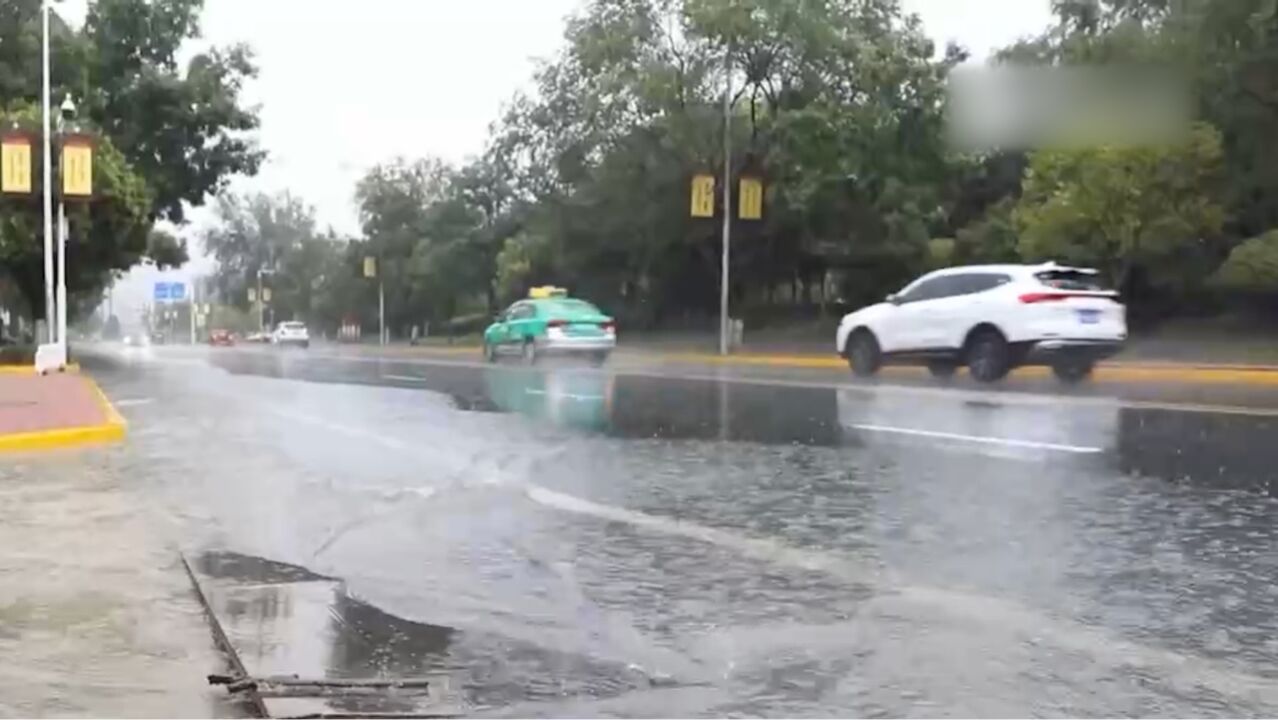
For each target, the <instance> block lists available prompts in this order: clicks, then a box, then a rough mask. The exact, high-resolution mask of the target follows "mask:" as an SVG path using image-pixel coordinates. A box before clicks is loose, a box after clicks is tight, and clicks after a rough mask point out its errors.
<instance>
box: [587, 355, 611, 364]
mask: <svg viewBox="0 0 1278 720" xmlns="http://www.w3.org/2000/svg"><path fill="white" fill-rule="evenodd" d="M606 362H608V353H606V352H597V353H595V354H593V355H591V356H590V364H591V365H594V366H595V367H599V366H601V365H603V364H604V363H606Z"/></svg>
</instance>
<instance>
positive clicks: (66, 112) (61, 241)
mask: <svg viewBox="0 0 1278 720" xmlns="http://www.w3.org/2000/svg"><path fill="white" fill-rule="evenodd" d="M73 119H75V103H74V102H72V100H71V96H70V95H68V96H67V97H66V98H64V99H63V100H62V107H61V114H60V115H59V116H58V135H59V136H61V135H62V133H63V131H64V130H65V129H66V123H67V121H69V120H73ZM63 171H64V172H65V171H66V169H65V168H63ZM64 196H65V193H59V194H58V342H59V343H61V344H62V347H63V348H64V352H63V358H65V357H66V354H65V348H66V345H67V233H68V232H69V231H70V229H71V228H70V226H68V225H67V207H66V198H65V197H64Z"/></svg>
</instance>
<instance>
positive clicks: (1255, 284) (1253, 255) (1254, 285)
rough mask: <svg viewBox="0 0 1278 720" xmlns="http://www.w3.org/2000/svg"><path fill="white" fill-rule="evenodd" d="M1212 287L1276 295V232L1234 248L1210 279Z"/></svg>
mask: <svg viewBox="0 0 1278 720" xmlns="http://www.w3.org/2000/svg"><path fill="white" fill-rule="evenodd" d="M1212 282H1213V284H1215V285H1217V286H1219V287H1222V288H1225V289H1228V290H1234V291H1238V292H1243V293H1249V294H1266V295H1275V294H1278V230H1271V231H1269V232H1267V233H1265V234H1264V235H1260V236H1257V237H1254V238H1251V239H1249V240H1246V241H1244V242H1242V243H1240V244H1239V245H1238V246H1236V247H1235V248H1234V249H1233V250H1232V251H1231V252H1230V253H1229V258H1228V259H1227V260H1225V262H1224V263H1223V264H1222V265H1221V266H1220V268H1219V269H1218V270H1217V271H1216V274H1215V275H1214V276H1213V277H1212Z"/></svg>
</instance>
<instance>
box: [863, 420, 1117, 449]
mask: <svg viewBox="0 0 1278 720" xmlns="http://www.w3.org/2000/svg"><path fill="white" fill-rule="evenodd" d="M848 427H853V428H856V429H857V430H865V431H867V432H880V433H893V434H897V435H917V436H919V437H930V438H939V439H942V440H961V441H963V442H970V443H981V444H983V445H1005V446H1007V447H1021V448H1033V449H1036V450H1057V451H1059V452H1070V453H1079V454H1095V453H1099V452H1104V448H1098V447H1086V446H1081V445H1061V444H1059V443H1048V442H1037V441H1035V440H1013V439H1011V438H997V437H986V436H984V435H960V434H958V433H948V432H938V431H936V430H918V429H916V428H903V427H890V426H887V425H858V424H851V425H849V426H848Z"/></svg>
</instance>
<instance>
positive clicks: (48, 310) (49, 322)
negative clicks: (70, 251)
mask: <svg viewBox="0 0 1278 720" xmlns="http://www.w3.org/2000/svg"><path fill="white" fill-rule="evenodd" d="M40 23H41V26H42V33H41V37H40V62H41V68H42V79H41V90H40V96H41V100H40V105H41V120H42V122H43V126H44V324H45V327H46V328H47V331H46V336H47V338H48V341H49V344H53V343H55V342H57V340H58V338H57V336H56V334H55V324H54V311H55V305H54V298H53V138H52V137H51V135H52V131H51V128H50V123H49V120H50V117H49V116H50V115H51V114H52V111H53V108H52V107H50V102H49V0H43V2H42V3H41V4H40Z"/></svg>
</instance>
